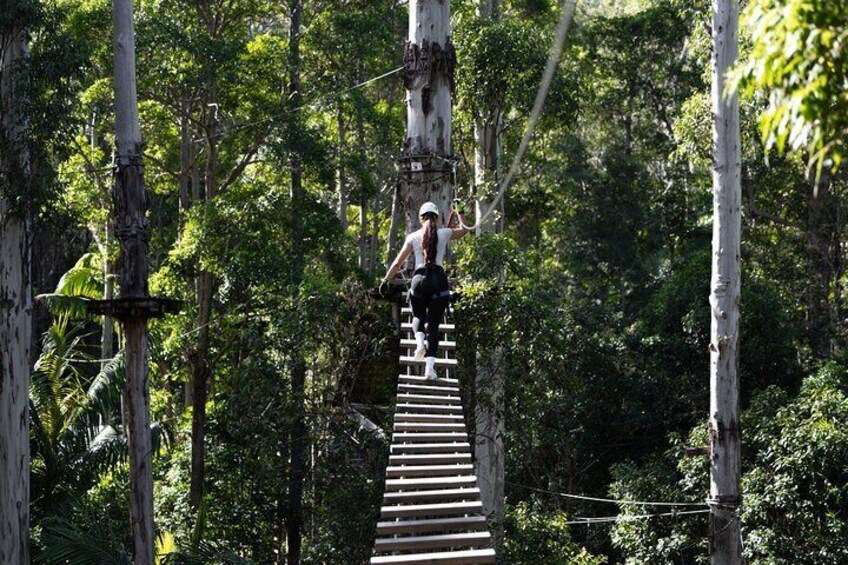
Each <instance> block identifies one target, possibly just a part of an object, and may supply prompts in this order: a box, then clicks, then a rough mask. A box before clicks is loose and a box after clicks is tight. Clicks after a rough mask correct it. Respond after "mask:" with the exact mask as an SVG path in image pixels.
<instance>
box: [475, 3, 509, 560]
mask: <svg viewBox="0 0 848 565" xmlns="http://www.w3.org/2000/svg"><path fill="white" fill-rule="evenodd" d="M498 11H499V5H498V2H497V1H496V0H480V2H479V3H478V4H477V15H478V16H479V17H481V18H488V19H495V18H497V17H498ZM475 113H476V114H477V118H476V121H475V124H474V138H475V146H474V185H475V193H476V210H475V216H474V217H475V218H481V217H482V216H483V214H484V213H485V212H486V211H488V210H489V209H490V208H491V206H492V203H493V202H492V201H493V199H494V196H495V193H496V191H497V183H498V181H499V177H500V175H499V173H500V156H501V136H500V126H501V114H502V109H501V108H497V107H495V106H494V104H492V103H491V102H490V101H487V100H480V101H478V106H477V108H476V109H475ZM502 210H503V200H501V202H500V206H499V211H498V212H494V213H492V214H491V215H490V216H489V217H488V218H487V219H486V221H485V222H482V223H480V225H478V226H477V234H478V235H480V234H483V233H502V232H503V214H502V213H501V211H502ZM502 356H503V350H502V349H501V348H500V347H493V348H486V349H484V348H480V349H478V351H477V374H476V382H475V386H476V389H477V394H476V398H477V402H476V405H475V413H474V416H475V438H474V456H475V459H476V462H477V483H478V485H479V487H480V498H481V500H482V502H483V511H484V512H485V514H486V515H487V517H488V518H489V522H490V527H491V530H492V536H493V539H494V542H495V546H496V547H500V545H501V544H502V543H503V537H504V536H503V524H504V488H505V485H504V480H505V479H504V473H505V457H504V448H503V434H504V425H505V423H504V419H505V413H504V405H503V403H504V381H503V371H502V370H501V358H502Z"/></svg>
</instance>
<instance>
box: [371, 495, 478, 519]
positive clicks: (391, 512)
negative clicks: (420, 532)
mask: <svg viewBox="0 0 848 565" xmlns="http://www.w3.org/2000/svg"><path fill="white" fill-rule="evenodd" d="M482 511H483V503H482V502H480V501H479V500H472V501H468V502H437V503H435V504H400V505H397V506H383V507H382V508H380V518H381V519H383V520H391V519H392V518H421V517H427V516H429V517H436V516H465V515H467V514H479V513H481V512H482Z"/></svg>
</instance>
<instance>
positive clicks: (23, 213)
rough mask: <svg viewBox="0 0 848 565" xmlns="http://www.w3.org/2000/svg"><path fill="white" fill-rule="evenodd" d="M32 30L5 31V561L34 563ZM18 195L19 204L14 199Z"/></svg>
mask: <svg viewBox="0 0 848 565" xmlns="http://www.w3.org/2000/svg"><path fill="white" fill-rule="evenodd" d="M27 51H28V48H27V32H26V30H25V29H23V28H21V27H19V26H17V25H12V26H10V29H5V30H3V32H2V33H0V171H2V172H3V173H4V174H2V175H0V562H2V563H4V564H5V563H8V564H9V565H25V564H27V563H29V483H30V481H29V466H30V455H29V381H30V352H31V341H32V340H31V334H32V276H31V261H30V242H31V230H30V210H29V198H28V196H29V195H28V193H29V178H30V165H29V153H28V151H27V144H26V128H27V121H26V116H22V115H21V109H22V108H24V107H25V106H26V104H25V100H24V99H23V97H24V96H26V87H25V80H26V74H25V72H26V68H25V66H24V65H25V64H26V58H27ZM16 202H17V204H16Z"/></svg>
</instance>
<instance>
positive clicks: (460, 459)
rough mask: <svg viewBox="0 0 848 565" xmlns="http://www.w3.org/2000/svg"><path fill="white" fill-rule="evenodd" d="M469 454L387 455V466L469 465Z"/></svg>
mask: <svg viewBox="0 0 848 565" xmlns="http://www.w3.org/2000/svg"><path fill="white" fill-rule="evenodd" d="M470 462H471V454H470V453H419V454H412V455H389V465H446V464H450V463H470Z"/></svg>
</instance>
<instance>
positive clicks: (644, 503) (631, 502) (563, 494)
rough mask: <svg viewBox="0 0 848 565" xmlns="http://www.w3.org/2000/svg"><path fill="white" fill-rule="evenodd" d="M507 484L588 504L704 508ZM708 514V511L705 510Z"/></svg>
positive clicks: (694, 504)
mask: <svg viewBox="0 0 848 565" xmlns="http://www.w3.org/2000/svg"><path fill="white" fill-rule="evenodd" d="M505 482H506V483H507V484H510V485H513V486H516V487H520V488H524V489H527V490H533V491H536V492H541V493H545V494H553V495H556V496H561V497H563V498H573V499H576V500H587V501H589V502H607V503H610V504H619V505H622V506H688V507H692V506H704V505H705V504H706V503H705V502H657V501H648V500H622V499H616V498H600V497H597V496H586V495H583V494H571V493H567V492H557V491H553V490H545V489H540V488H535V487H531V486H527V485H522V484H519V483H514V482H512V481H505ZM707 512H709V510H707Z"/></svg>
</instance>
